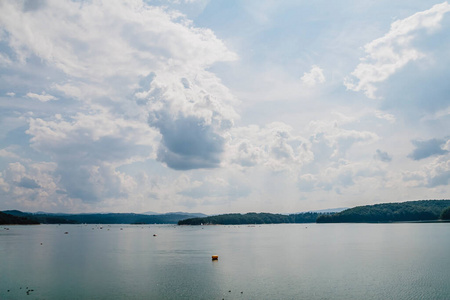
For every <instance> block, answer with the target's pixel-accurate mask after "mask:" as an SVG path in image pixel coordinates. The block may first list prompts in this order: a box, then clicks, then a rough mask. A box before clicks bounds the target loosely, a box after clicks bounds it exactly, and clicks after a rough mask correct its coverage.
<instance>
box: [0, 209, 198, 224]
mask: <svg viewBox="0 0 450 300" xmlns="http://www.w3.org/2000/svg"><path fill="white" fill-rule="evenodd" d="M4 212H5V213H8V214H11V215H14V216H20V217H26V218H28V219H32V220H34V221H35V222H38V223H42V224H80V223H86V224H177V222H178V221H179V220H182V219H186V218H191V217H192V216H193V215H195V214H189V213H185V214H183V213H168V214H161V215H144V214H133V213H104V214H103V213H93V214H50V213H26V212H21V211H18V210H9V211H4Z"/></svg>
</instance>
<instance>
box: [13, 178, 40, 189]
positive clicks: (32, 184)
mask: <svg viewBox="0 0 450 300" xmlns="http://www.w3.org/2000/svg"><path fill="white" fill-rule="evenodd" d="M17 185H18V186H20V187H24V188H27V189H38V188H40V187H41V186H40V185H39V184H38V183H37V182H36V181H35V180H33V179H31V178H28V177H23V178H22V180H20V182H19V183H18V184H17Z"/></svg>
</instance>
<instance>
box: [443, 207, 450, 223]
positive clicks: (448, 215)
mask: <svg viewBox="0 0 450 300" xmlns="http://www.w3.org/2000/svg"><path fill="white" fill-rule="evenodd" d="M441 220H450V206H449V207H447V208H446V209H444V210H443V211H442V213H441Z"/></svg>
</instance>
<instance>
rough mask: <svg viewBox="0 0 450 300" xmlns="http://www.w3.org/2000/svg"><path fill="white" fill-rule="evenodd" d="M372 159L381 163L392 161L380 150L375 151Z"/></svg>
mask: <svg viewBox="0 0 450 300" xmlns="http://www.w3.org/2000/svg"><path fill="white" fill-rule="evenodd" d="M374 158H375V159H378V160H381V161H383V162H390V161H391V160H392V157H391V156H390V155H389V154H388V153H387V152H384V151H381V150H380V149H377V151H376V154H375V155H374Z"/></svg>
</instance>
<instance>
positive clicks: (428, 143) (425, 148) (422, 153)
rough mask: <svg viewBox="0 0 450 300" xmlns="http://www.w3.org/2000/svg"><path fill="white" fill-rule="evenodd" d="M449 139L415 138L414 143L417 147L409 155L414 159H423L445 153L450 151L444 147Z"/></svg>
mask: <svg viewBox="0 0 450 300" xmlns="http://www.w3.org/2000/svg"><path fill="white" fill-rule="evenodd" d="M446 142H447V140H440V139H430V140H425V141H420V140H413V141H412V144H413V145H414V146H415V147H416V149H414V151H413V152H412V153H411V154H409V155H408V157H409V158H411V159H413V160H421V159H424V158H428V157H430V156H436V155H444V154H447V153H448V152H449V151H448V150H445V149H442V146H443V145H445V144H446Z"/></svg>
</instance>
